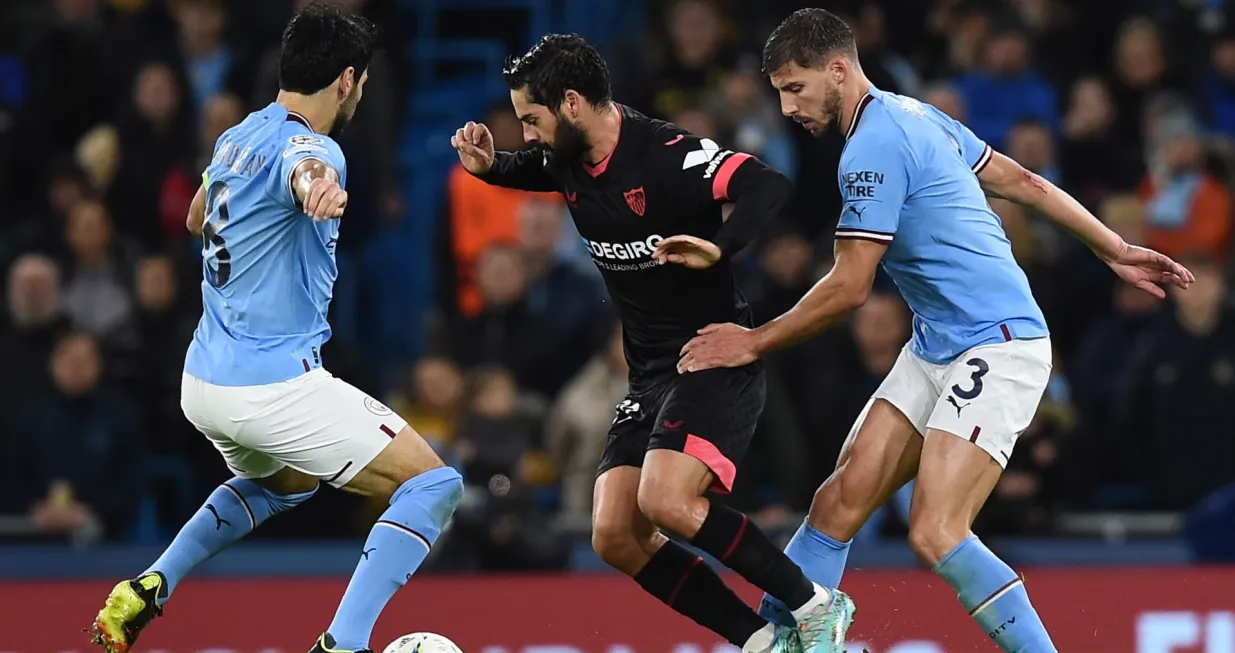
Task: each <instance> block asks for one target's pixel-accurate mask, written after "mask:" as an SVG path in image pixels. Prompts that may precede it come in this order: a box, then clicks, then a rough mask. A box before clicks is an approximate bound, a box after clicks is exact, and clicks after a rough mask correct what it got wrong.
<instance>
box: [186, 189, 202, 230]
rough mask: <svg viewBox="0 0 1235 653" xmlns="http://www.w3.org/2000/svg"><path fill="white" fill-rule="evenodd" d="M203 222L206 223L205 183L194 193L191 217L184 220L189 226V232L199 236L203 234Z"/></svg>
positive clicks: (190, 206) (190, 209) (190, 205)
mask: <svg viewBox="0 0 1235 653" xmlns="http://www.w3.org/2000/svg"><path fill="white" fill-rule="evenodd" d="M203 224H206V185H205V184H202V185H201V186H198V187H197V193H196V194H195V195H193V201H192V202H191V203H190V204H189V217H188V218H186V219H185V221H184V226H185V227H187V228H188V230H189V233H191V234H193V235H194V236H198V237H200V236H201V235H202V225H203Z"/></svg>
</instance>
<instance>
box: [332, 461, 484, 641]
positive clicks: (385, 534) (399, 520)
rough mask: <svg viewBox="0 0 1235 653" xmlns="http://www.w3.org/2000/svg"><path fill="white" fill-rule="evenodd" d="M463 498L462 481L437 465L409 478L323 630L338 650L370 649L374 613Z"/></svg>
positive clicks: (371, 537) (371, 535) (376, 529)
mask: <svg viewBox="0 0 1235 653" xmlns="http://www.w3.org/2000/svg"><path fill="white" fill-rule="evenodd" d="M462 496H463V477H462V476H460V475H459V472H457V471H455V470H454V469H451V468H450V467H439V468H437V469H433V470H429V471H427V472H425V473H423V474H421V475H419V476H416V477H413V478H412V479H411V480H409V481H407V482H406V483H404V484H403V485H401V486H399V489H398V490H396V491H395V493H394V495H393V496H391V497H390V507H389V508H387V509H386V512H384V513H382V516H381V517H380V518H379V519H378V520H377V523H376V524H374V525H373V530H372V531H370V532H369V539H367V540H365V543H364V549H362V550H361V553H360V562H359V564H357V566H356V572H355V573H354V574H352V580H351V582H349V583H348V584H347V591H346V592H345V593H344V594H343V601H342V602H341V603H339V610H338V612H336V613H335V616H334V621H332V622H331V623H330V628H329V630H328V631H327V632H329V633H330V635H331V636H332V637H334V641H335V648H336V649H337V650H340V651H359V650H361V649H367V648H369V636H370V635H371V634H372V633H373V625H374V624H376V623H377V617H378V615H380V614H381V613H382V609H383V608H385V607H386V603H387V602H388V601H390V597H392V596H394V594H395V592H397V591H399V588H400V587H403V585H404V583H406V582H407V581H409V580H411V579H412V574H414V573H416V568H417V567H419V566H420V563H422V562H424V559H425V558H426V557H427V556H428V555H429V550H430V549H431V548H432V547H433V543H434V542H437V538H438V536H440V535H441V534H442V529H443V528H445V527H446V522H448V521H449V520H450V516H451V515H452V514H454V511H455V507H456V506H458V505H459V499H460V498H462Z"/></svg>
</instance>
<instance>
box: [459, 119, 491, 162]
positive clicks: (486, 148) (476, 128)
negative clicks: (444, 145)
mask: <svg viewBox="0 0 1235 653" xmlns="http://www.w3.org/2000/svg"><path fill="white" fill-rule="evenodd" d="M450 146H451V147H453V148H455V150H457V151H458V152H459V162H460V163H462V164H463V169H464V170H467V171H468V172H470V173H472V174H474V175H483V174H484V173H486V172H489V168H492V167H493V134H491V133H489V128H488V127H485V126H484V124H483V123H476V122H471V121H470V120H469V121H468V123H467V124H466V125H463V126H462V127H460V128H459V129H457V130H455V135H454V136H451V137H450Z"/></svg>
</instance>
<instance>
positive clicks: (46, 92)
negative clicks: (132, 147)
mask: <svg viewBox="0 0 1235 653" xmlns="http://www.w3.org/2000/svg"><path fill="white" fill-rule="evenodd" d="M48 4H52V3H48ZM54 11H55V15H54V19H53V22H52V23H51V24H50V25H48V26H46V28H45V29H43V30H40V31H41V34H40V35H39V36H38V37H36V38H35V41H34V44H33V46H32V48H31V49H30V50H29V51H28V52H26V53H25V57H24V63H25V75H24V77H25V79H26V80H28V82H29V87H28V89H27V91H26V94H25V95H26V99H25V102H24V103H23V105H22V106H21V109H20V112H19V113H18V115H17V118H16V124H15V127H14V143H13V153H14V156H15V157H17V159H16V160H15V161H14V163H17V162H18V161H20V165H13V166H11V167H9V168H7V169H8V170H9V171H11V174H13V175H15V177H16V178H15V179H13V180H12V186H11V188H12V189H13V190H14V192H16V193H17V194H18V197H19V198H20V199H23V200H27V201H35V200H37V199H38V198H37V196H31V195H30V191H31V190H32V189H38V188H43V187H45V184H46V179H45V178H44V174H45V173H46V172H47V169H48V164H49V163H50V162H51V161H54V160H55V159H56V157H58V156H61V155H63V154H65V153H67V152H70V151H71V150H72V149H73V146H74V144H75V143H77V141H78V139H80V138H81V137H82V136H83V135H84V134H85V133H86V132H87V131H89V130H90V129H91V128H93V127H95V126H96V125H98V124H99V123H101V122H103V121H105V120H107V118H108V117H109V113H110V108H111V106H112V104H113V103H114V99H115V98H114V97H113V94H112V91H113V88H112V86H113V84H114V83H115V79H114V78H113V76H112V74H111V73H112V70H111V67H110V65H109V63H110V62H109V57H108V52H109V50H110V46H111V43H109V42H108V39H107V36H108V34H107V33H106V32H105V31H101V30H99V29H97V27H98V24H99V21H100V18H101V16H100V15H99V8H98V5H97V4H96V3H95V2H63V1H62V2H56V3H54ZM0 22H7V21H0Z"/></svg>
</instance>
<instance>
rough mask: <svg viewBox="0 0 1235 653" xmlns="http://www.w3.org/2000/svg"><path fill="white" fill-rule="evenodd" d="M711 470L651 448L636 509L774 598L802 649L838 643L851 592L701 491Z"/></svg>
mask: <svg viewBox="0 0 1235 653" xmlns="http://www.w3.org/2000/svg"><path fill="white" fill-rule="evenodd" d="M713 478H714V477H713V472H712V471H711V470H710V469H709V468H708V467H707V465H705V464H704V463H703V462H701V461H699V460H698V459H696V458H694V457H691V456H689V455H687V454H684V453H681V452H678V451H673V450H670V449H654V450H652V451H649V452H648V453H647V457H646V458H645V459H644V466H643V478H642V481H641V482H640V484H639V497H638V498H639V510H640V511H641V512H642V513H643V514H644V515H646V516H647V517H648V519H649V520H651V521H652V523H653V524H656V525H657V526H660V527H662V528H666V529H668V530H670V531H673V532H675V533H677V534H679V535H681V536H683V537H685V538H687V539H689V541H690V543H691V544H692V545H693V546H695V547H697V548H699V549H700V550H702V551H704V552H706V553H707V554H708V555H711V556H712V557H714V558H716V559H717V560H718V561H720V562H721V563H723V564H724V565H725V566H727V567H729V568H730V569H732V570H734V571H736V572H738V573H739V574H741V576H742V577H743V578H745V579H746V580H747V581H749V582H750V583H752V584H753V585H755V586H756V587H759V588H760V589H762V590H764V591H765V592H767V593H768V594H770V595H771V596H774V597H776V598H777V599H779V600H780V601H781V602H782V603H783V604H784V605H785V606H786V607H787V608H788V609H789V612H790V615H791V616H792V617H793V620H794V623H796V624H797V625H798V627H799V631H800V633H801V636H802V640H803V645H804V646H805V648H806V650H807V651H808V652H816V651H832V650H842V649H838V648H837V647H839V646H842V645H843V643H844V635H845V631H846V630H847V629H848V628H849V625H850V622H851V621H852V618H853V612H854V610H853V604H852V602H851V601H850V600H849V597H847V596H845V595H844V594H842V593H840V592H838V591H835V590H828V589H825V588H823V587H821V586H819V585H816V584H815V583H812V582H811V581H810V580H809V579H807V578H806V576H805V575H803V573H802V570H801V569H800V568H799V567H798V566H797V565H796V564H794V562H793V561H792V560H790V559H789V558H788V557H787V556H786V555H785V553H784V552H782V551H781V550H780V549H778V548H777V547H776V545H774V544H773V543H772V541H771V540H770V539H768V537H767V535H765V534H764V533H763V531H761V530H760V529H759V527H758V526H756V525H755V524H753V523H751V521H750V519H749V518H748V517H747V516H746V515H744V514H742V513H740V512H738V511H736V510H733V509H732V508H729V507H728V506H726V505H724V504H722V503H718V502H714V501H711V500H709V499H707V498H705V497H703V496H701V495H702V494H703V493H704V492H705V491H706V490H707V488H708V487H709V486H710V485H711V484H712V481H713Z"/></svg>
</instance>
